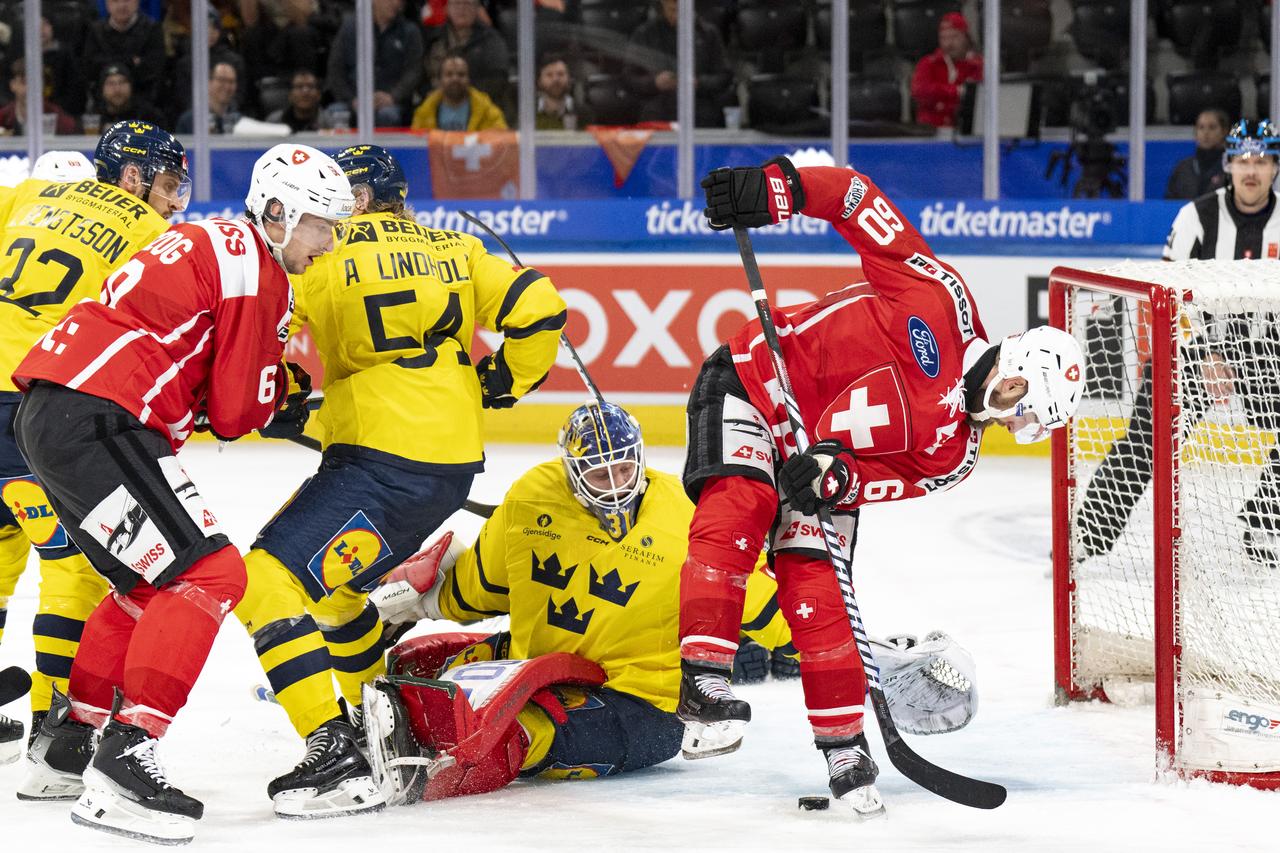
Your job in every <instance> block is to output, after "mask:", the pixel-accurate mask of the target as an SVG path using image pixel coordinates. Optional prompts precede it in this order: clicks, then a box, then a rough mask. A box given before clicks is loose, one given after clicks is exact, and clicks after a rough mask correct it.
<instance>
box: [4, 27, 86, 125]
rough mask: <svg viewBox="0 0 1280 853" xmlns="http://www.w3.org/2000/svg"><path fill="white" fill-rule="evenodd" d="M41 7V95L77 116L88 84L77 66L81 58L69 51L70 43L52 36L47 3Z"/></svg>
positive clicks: (69, 113)
mask: <svg viewBox="0 0 1280 853" xmlns="http://www.w3.org/2000/svg"><path fill="white" fill-rule="evenodd" d="M44 9H45V13H44V14H43V15H42V16H41V18H40V50H41V53H42V54H43V57H44V96H45V97H46V98H48V99H49V100H51V101H53V102H54V103H55V104H57V105H58V106H60V107H62V109H63V111H65V112H66V113H67V114H68V115H73V116H78V115H80V114H81V113H82V112H84V104H85V100H86V99H87V86H86V84H85V79H84V74H83V72H82V71H81V68H80V64H81V60H80V57H79V56H76V55H75V54H73V53H72V51H71V47H70V46H68V45H64V44H62V43H61V42H59V41H58V39H57V38H56V37H55V36H54V32H53V24H52V23H51V22H50V21H49V13H48V9H49V7H48V6H45V7H44ZM16 41H19V42H20V40H16ZM24 52H25V51H24Z"/></svg>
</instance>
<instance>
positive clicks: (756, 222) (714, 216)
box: [702, 157, 804, 231]
mask: <svg viewBox="0 0 1280 853" xmlns="http://www.w3.org/2000/svg"><path fill="white" fill-rule="evenodd" d="M702 189H703V191H704V192H705V194H706V200H707V206H706V208H705V209H704V210H703V211H702V212H703V214H704V215H705V216H706V217H707V224H708V225H710V226H711V227H712V228H713V229H715V230H716V231H723V230H725V229H726V228H759V227H762V226H765V225H772V224H774V223H775V222H782V221H783V220H785V219H790V218H791V217H792V216H793V215H794V214H796V213H799V212H800V208H802V207H804V187H803V185H802V184H801V183H800V173H799V172H797V171H796V167H795V166H793V165H791V161H790V160H788V159H787V158H786V157H775V158H774V159H772V160H770V161H769V162H768V163H765V164H764V165H763V166H748V167H735V168H732V169H728V168H726V169H714V170H712V171H711V172H710V173H708V175H707V176H706V177H705V178H703V179H702Z"/></svg>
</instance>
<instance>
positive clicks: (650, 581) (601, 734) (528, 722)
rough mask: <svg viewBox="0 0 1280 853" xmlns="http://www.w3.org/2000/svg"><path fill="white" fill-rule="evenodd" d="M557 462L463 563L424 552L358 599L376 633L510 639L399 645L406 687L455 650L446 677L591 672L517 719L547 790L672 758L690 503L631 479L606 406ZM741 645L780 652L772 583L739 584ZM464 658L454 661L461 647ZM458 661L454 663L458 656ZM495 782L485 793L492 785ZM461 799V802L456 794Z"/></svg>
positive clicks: (618, 413)
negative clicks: (469, 667)
mask: <svg viewBox="0 0 1280 853" xmlns="http://www.w3.org/2000/svg"><path fill="white" fill-rule="evenodd" d="M560 448H561V458H560V459H559V460H555V461H551V462H546V463H543V464H541V465H538V466H536V467H535V468H533V469H531V470H530V471H528V472H527V473H525V474H524V475H523V476H521V477H520V478H519V479H518V480H516V482H515V483H514V484H513V485H512V486H511V488H510V489H509V490H508V492H507V494H506V497H505V498H503V501H502V504H501V505H500V506H499V507H498V508H497V509H496V510H495V511H494V513H493V515H492V517H491V518H489V520H488V521H486V522H485V524H484V526H483V527H482V528H481V530H480V536H479V538H478V539H477V540H476V542H475V544H474V545H473V546H471V547H470V548H467V549H465V550H464V549H462V548H461V547H460V546H457V545H456V543H452V542H450V546H451V547H450V549H449V550H447V551H446V550H445V549H443V548H441V547H440V543H436V544H435V545H433V547H432V548H429V549H427V550H426V551H425V552H424V553H423V555H422V556H420V557H419V558H415V559H414V560H410V561H409V562H407V563H405V564H404V565H402V566H401V567H400V568H399V569H397V570H396V571H395V572H394V573H392V574H391V575H389V576H388V577H387V580H386V583H385V584H384V585H383V586H382V587H381V588H379V589H378V590H376V591H375V592H374V593H373V594H372V598H373V600H374V602H375V603H377V604H378V607H379V610H380V611H381V615H382V618H383V619H384V620H386V621H387V622H388V623H390V624H398V623H404V622H413V621H416V620H418V619H422V618H431V619H449V620H452V621H455V622H462V623H469V622H475V621H478V620H481V619H486V618H489V617H491V616H497V615H503V614H510V617H511V619H510V629H509V638H508V636H506V635H499V636H498V637H496V638H490V639H488V640H486V641H484V642H479V643H476V644H475V645H472V646H467V643H468V642H470V640H472V639H474V637H469V636H466V635H439V634H430V635H427V636H424V637H420V638H417V639H414V640H409V641H407V642H406V643H405V644H402V645H401V646H398V647H397V648H396V650H395V651H393V652H392V658H393V659H394V660H396V663H395V668H396V670H397V671H400V672H409V673H413V674H415V675H420V674H422V673H423V672H424V671H430V669H431V665H432V664H434V663H435V662H436V661H437V660H442V659H443V656H442V649H441V644H442V643H443V642H448V640H447V639H446V638H452V637H457V638H458V639H457V641H456V644H457V647H456V648H453V649H444V651H446V652H447V651H454V652H458V654H457V656H456V657H455V658H454V659H453V660H452V661H451V662H450V665H451V666H457V665H461V664H464V663H470V662H474V661H477V660H484V659H488V658H489V657H494V658H503V659H514V660H528V659H536V658H538V657H540V656H544V655H548V654H552V653H554V652H571V653H574V654H576V655H579V656H580V657H583V658H586V659H587V660H589V661H592V662H594V663H596V664H598V665H599V666H600V667H601V668H602V669H603V671H604V676H605V680H604V682H603V684H602V685H601V686H599V687H595V688H581V687H556V688H555V690H554V692H555V695H556V697H557V701H558V702H559V704H560V706H561V707H559V708H556V707H550V708H549V707H548V705H547V702H546V701H545V700H544V701H543V702H541V703H537V702H530V703H529V704H527V705H525V707H524V709H523V710H522V711H520V713H519V722H520V729H521V731H522V732H523V733H524V738H525V740H526V741H527V743H523V746H524V747H525V751H524V753H523V760H522V762H521V769H523V771H524V772H526V773H539V774H542V775H547V776H570V777H574V778H580V777H582V776H598V775H609V774H612V773H616V772H622V771H625V770H634V769H638V768H641V767H647V766H649V765H651V764H656V763H658V762H661V761H666V760H667V759H669V758H671V757H673V756H674V755H675V754H676V753H677V752H678V751H679V748H680V742H681V735H682V732H683V724H682V723H681V722H680V720H679V719H678V718H677V717H676V715H675V713H674V712H675V709H676V702H677V698H678V695H679V690H680V655H679V630H678V624H677V623H678V619H679V611H680V565H681V564H682V563H683V561H684V557H685V552H686V551H687V550H688V544H689V538H688V537H689V521H690V519H691V518H692V517H693V504H692V503H690V501H689V499H688V498H687V497H686V496H685V493H684V489H683V487H682V486H681V484H680V480H679V478H677V477H675V476H672V475H671V474H666V473H663V472H661V471H656V470H654V469H652V468H646V467H645V466H644V445H643V441H642V439H641V434H640V427H639V424H637V423H636V421H635V419H634V418H632V417H631V416H630V415H629V414H628V413H627V412H626V411H625V410H624V409H622V408H621V407H619V406H616V405H614V404H612V403H590V404H588V405H586V406H582V407H581V408H579V409H577V410H575V411H574V412H573V414H571V415H570V416H569V420H568V422H567V423H566V424H565V427H564V429H563V430H562V431H561V433H560ZM748 589H749V593H748V598H749V603H750V604H751V605H752V606H750V607H749V608H748V609H747V611H746V613H747V617H746V621H747V622H748V623H752V622H754V623H755V624H754V625H748V626H744V631H745V632H746V633H747V634H748V635H749V636H750V637H752V638H753V639H755V640H757V641H758V642H759V643H760V644H761V645H763V646H765V647H767V648H776V647H779V646H785V645H786V644H788V643H789V642H790V639H791V638H790V634H789V632H788V631H787V627H786V623H785V621H784V620H783V619H782V618H781V617H779V616H778V614H777V607H776V603H774V598H773V594H774V592H775V590H776V585H775V584H774V582H773V580H772V578H771V577H769V576H768V575H767V574H766V573H765V572H764V571H757V572H755V573H754V574H753V575H752V576H751V580H750V581H749V582H748ZM463 647H465V648H463ZM459 649H461V651H459ZM494 781H496V780H494ZM467 792H469V793H474V792H476V789H474V788H472V789H471V790H469V791H466V790H460V791H458V792H457V793H467Z"/></svg>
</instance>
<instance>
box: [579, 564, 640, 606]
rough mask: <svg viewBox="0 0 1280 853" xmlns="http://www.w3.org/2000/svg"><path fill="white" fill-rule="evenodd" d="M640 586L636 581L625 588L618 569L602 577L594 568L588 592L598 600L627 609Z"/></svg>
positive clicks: (611, 570)
mask: <svg viewBox="0 0 1280 853" xmlns="http://www.w3.org/2000/svg"><path fill="white" fill-rule="evenodd" d="M638 586H640V581H635V582H634V583H632V584H630V585H628V586H627V587H625V588H624V587H623V586H622V577H621V576H620V575H619V574H618V570H617V569H610V571H609V573H608V574H607V575H605V576H604V577H600V574H599V573H598V572H597V571H596V567H595V566H592V567H591V582H590V584H589V585H588V587H587V591H588V592H590V593H591V595H593V596H595V597H596V598H599V599H601V600H603V601H607V602H609V603H610V604H616V605H618V606H619V607H626V606H627V603H628V602H629V601H631V596H632V595H634V594H635V591H636V587H638Z"/></svg>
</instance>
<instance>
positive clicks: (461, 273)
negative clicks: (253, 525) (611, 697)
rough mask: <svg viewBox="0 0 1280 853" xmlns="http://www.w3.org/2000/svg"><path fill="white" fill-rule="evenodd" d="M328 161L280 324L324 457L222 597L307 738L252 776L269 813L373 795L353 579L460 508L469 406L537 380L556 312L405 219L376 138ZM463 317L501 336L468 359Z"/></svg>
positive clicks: (542, 281)
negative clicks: (351, 205) (313, 355)
mask: <svg viewBox="0 0 1280 853" xmlns="http://www.w3.org/2000/svg"><path fill="white" fill-rule="evenodd" d="M336 160H337V163H338V165H339V166H340V167H341V168H342V169H343V171H344V172H345V173H346V174H347V176H348V178H349V179H350V180H351V184H352V192H353V194H354V195H355V198H356V208H355V209H356V215H355V216H353V217H352V218H351V220H349V222H348V223H346V228H345V231H344V233H341V234H339V235H338V239H337V247H336V248H335V250H334V251H333V252H332V253H330V254H328V255H325V256H323V257H321V258H320V259H318V260H317V261H316V263H315V264H314V265H313V266H312V267H311V268H310V269H309V270H308V271H307V273H306V274H304V275H302V276H301V277H299V278H297V279H296V280H295V281H294V288H295V300H296V310H295V315H294V316H295V321H296V322H299V323H301V322H306V323H307V324H308V326H309V327H310V329H311V334H312V337H313V339H314V340H315V344H316V349H317V351H318V353H319V356H320V360H321V361H322V362H323V364H324V370H325V389H324V390H325V402H324V405H323V407H322V408H321V410H320V416H319V418H320V423H321V425H322V427H323V440H322V443H323V448H324V453H323V457H322V459H321V462H320V467H319V470H318V471H317V472H316V473H315V474H314V475H313V476H312V477H311V478H310V479H309V480H307V482H306V483H304V484H303V486H302V487H301V488H300V489H299V490H298V492H297V493H295V494H294V496H293V497H292V498H291V499H290V500H289V502H288V503H287V504H286V505H285V506H284V508H283V509H281V510H280V512H279V513H277V515H276V516H275V518H273V519H272V520H271V521H270V522H269V523H268V524H267V526H266V527H264V528H263V530H262V531H261V533H259V535H258V539H257V541H256V542H254V544H253V548H252V550H251V551H250V552H249V554H248V555H247V556H246V557H245V565H246V567H247V569H248V575H249V584H248V589H247V590H246V592H245V596H244V599H243V601H241V603H240V605H239V607H237V608H236V615H237V616H238V617H239V618H240V621H241V622H242V623H243V624H244V625H245V628H246V629H247V630H248V631H249V633H250V635H251V636H252V637H253V641H254V648H255V651H256V652H257V654H258V658H259V660H260V661H261V663H262V666H263V669H264V670H265V671H266V674H267V678H268V680H269V681H270V682H271V686H272V689H273V690H274V691H275V694H276V698H277V699H278V700H279V701H280V704H281V705H283V706H284V708H285V710H286V711H287V712H288V713H289V719H290V720H291V721H292V723H293V725H294V727H295V729H296V730H297V731H298V734H300V735H302V736H303V737H305V738H306V739H307V753H306V758H305V759H304V760H303V761H302V762H301V763H300V764H299V765H298V766H297V767H296V768H295V769H294V770H293V771H292V772H290V773H287V774H285V775H283V776H281V777H279V778H277V779H275V780H274V781H272V782H271V783H270V785H268V787H267V794H268V796H269V797H271V799H272V800H273V802H274V804H275V810H276V812H277V814H279V815H281V816H282V817H324V816H331V815H337V814H348V813H355V812H361V811H368V810H370V809H374V808H378V807H380V806H381V804H382V796H381V794H380V793H379V792H378V791H377V790H376V788H373V787H372V786H371V783H370V781H369V772H370V771H369V765H368V763H367V762H366V761H365V759H364V757H363V756H362V755H361V754H360V751H359V749H358V748H357V747H356V743H355V738H354V732H353V730H352V728H351V726H350V724H349V722H348V721H347V720H346V719H345V718H344V717H343V715H342V714H341V711H340V709H339V705H338V699H337V696H335V694H334V687H333V680H334V678H335V677H336V680H337V682H338V686H339V688H340V690H341V693H342V695H343V696H344V697H345V699H346V701H347V703H348V704H349V705H351V706H358V705H359V703H360V700H361V684H362V683H363V682H366V681H369V680H371V679H372V678H373V677H374V676H376V675H378V674H379V673H381V672H382V671H383V668H384V665H383V660H382V646H381V642H380V641H381V637H382V625H381V623H380V622H379V621H378V612H377V609H376V608H375V607H374V606H373V605H371V604H369V603H368V602H367V600H366V599H367V593H368V591H369V590H370V589H372V588H373V587H375V586H377V584H378V582H379V581H380V580H381V578H382V576H383V575H385V574H386V573H387V572H389V571H391V570H392V569H394V568H395V567H396V566H397V565H399V564H400V562H401V561H403V560H404V559H405V558H406V557H408V556H410V555H411V554H413V553H414V552H415V551H416V550H417V549H418V548H419V546H420V545H421V544H422V541H423V539H424V538H426V536H427V535H428V534H430V533H431V532H432V531H433V530H435V529H436V527H438V526H439V525H440V523H441V522H442V521H444V519H446V518H448V517H449V516H450V515H451V514H453V513H454V512H455V511H457V510H458V509H461V507H462V505H463V502H464V500H465V499H466V497H467V492H468V491H469V490H470V488H471V481H472V478H473V477H474V476H475V474H476V473H477V472H479V471H481V470H482V469H483V467H484V447H483V442H482V437H481V420H480V418H481V407H482V406H483V407H486V408H505V407H507V406H511V405H513V404H514V403H515V402H516V401H517V400H518V399H519V398H520V397H522V396H523V395H524V394H526V393H527V392H528V391H530V390H531V389H533V388H535V387H537V385H538V384H539V383H541V382H542V380H543V379H544V378H545V377H546V375H547V371H548V370H550V369H551V365H552V363H553V362H554V361H555V355H556V350H557V346H558V342H559V336H560V330H561V329H562V328H564V323H565V317H566V311H565V304H564V301H563V300H562V299H561V298H560V295H559V294H558V293H556V291H555V288H554V287H553V286H552V284H551V282H550V280H549V279H547V277H546V276H544V275H542V274H541V273H540V272H538V271H537V270H534V269H524V268H520V269H516V268H513V267H512V266H511V264H509V263H507V262H506V261H504V260H500V259H498V258H496V257H494V256H492V255H490V254H489V253H488V252H487V251H486V250H485V248H484V245H483V244H482V243H481V242H480V241H479V240H478V239H476V238H475V237H472V236H470V235H467V234H460V233H457V232H454V231H439V230H435V229H429V228H423V227H422V226H420V225H418V224H417V223H415V222H414V221H413V217H412V214H411V213H410V212H408V211H407V210H406V209H405V206H404V199H405V195H406V193H407V182H406V180H405V177H404V173H403V171H402V170H401V168H400V166H399V164H398V163H396V161H395V159H394V158H393V157H392V156H391V155H390V154H389V153H388V152H387V151H386V150H385V149H382V148H379V147H377V146H373V145H358V146H354V147H352V148H348V149H346V150H344V151H342V152H340V153H339V154H338V155H337V157H336ZM477 325H479V326H483V327H485V328H488V329H491V330H494V331H498V332H501V333H502V334H503V337H504V342H503V344H502V346H500V347H499V348H498V349H497V350H496V351H495V352H494V353H492V354H490V355H486V356H485V357H484V358H482V359H480V360H479V361H478V362H475V363H474V364H473V361H472V357H471V343H472V338H473V335H474V332H475V329H476V326H477ZM298 378H299V379H301V376H299V377H298ZM308 386H309V382H306V381H303V382H299V384H298V390H296V391H294V392H292V393H291V395H290V401H289V403H288V405H286V407H285V409H284V411H282V412H281V413H279V414H278V415H277V416H276V419H275V420H274V421H273V422H272V423H271V424H270V425H268V426H267V427H265V428H264V429H262V430H261V433H262V434H263V435H265V436H268V437H279V438H288V437H292V436H296V435H297V434H299V433H300V432H301V430H302V427H303V424H304V423H305V420H306V411H307V408H306V399H305V398H306V389H307V387H308Z"/></svg>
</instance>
